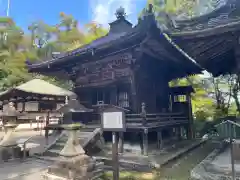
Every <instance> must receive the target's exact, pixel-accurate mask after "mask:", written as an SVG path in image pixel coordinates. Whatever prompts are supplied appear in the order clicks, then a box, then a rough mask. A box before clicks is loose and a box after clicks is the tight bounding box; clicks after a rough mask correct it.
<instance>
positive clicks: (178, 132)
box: [175, 127, 181, 140]
mask: <svg viewBox="0 0 240 180" xmlns="http://www.w3.org/2000/svg"><path fill="white" fill-rule="evenodd" d="M175 130H176V137H177V140H181V127H176V128H175Z"/></svg>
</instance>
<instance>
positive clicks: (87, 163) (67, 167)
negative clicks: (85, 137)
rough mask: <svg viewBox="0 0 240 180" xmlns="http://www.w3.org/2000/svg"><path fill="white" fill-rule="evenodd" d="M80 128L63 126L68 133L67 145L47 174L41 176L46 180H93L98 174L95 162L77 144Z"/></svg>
mask: <svg viewBox="0 0 240 180" xmlns="http://www.w3.org/2000/svg"><path fill="white" fill-rule="evenodd" d="M79 128H80V126H71V125H67V126H64V129H65V130H68V131H69V136H68V140H67V143H66V144H65V146H64V148H63V150H62V151H61V152H60V156H59V159H58V161H57V162H55V163H54V165H52V166H51V167H49V168H48V171H47V173H45V174H44V175H43V179H46V180H67V179H68V180H70V179H71V180H90V179H94V177H95V176H97V175H98V173H95V172H96V171H95V172H94V170H95V169H96V162H95V161H94V160H93V159H92V158H91V157H89V156H87V155H86V154H85V151H84V150H83V148H82V147H81V145H80V144H79V140H78V138H77V136H76V132H77V130H78V129H79Z"/></svg>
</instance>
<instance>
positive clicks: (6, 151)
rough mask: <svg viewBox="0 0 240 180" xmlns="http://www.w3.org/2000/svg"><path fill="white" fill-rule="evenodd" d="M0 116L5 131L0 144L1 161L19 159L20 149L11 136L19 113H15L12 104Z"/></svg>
mask: <svg viewBox="0 0 240 180" xmlns="http://www.w3.org/2000/svg"><path fill="white" fill-rule="evenodd" d="M0 115H1V116H2V119H3V122H4V123H3V126H4V130H5V135H4V137H3V139H2V141H1V142H0V153H1V160H5V161H6V160H8V159H14V158H19V157H20V155H21V148H20V147H18V144H17V142H16V140H14V138H13V137H12V135H13V132H14V130H15V128H16V127H17V126H18V124H17V118H18V117H19V116H20V115H21V113H19V112H18V111H16V109H15V107H14V104H13V103H9V104H8V106H7V107H6V109H4V110H3V112H1V114H0Z"/></svg>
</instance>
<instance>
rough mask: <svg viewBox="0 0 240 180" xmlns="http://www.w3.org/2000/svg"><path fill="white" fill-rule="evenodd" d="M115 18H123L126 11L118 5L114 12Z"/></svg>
mask: <svg viewBox="0 0 240 180" xmlns="http://www.w3.org/2000/svg"><path fill="white" fill-rule="evenodd" d="M115 15H116V17H117V19H125V17H126V12H125V9H124V8H123V7H122V6H120V7H119V8H118V9H117V10H116V13H115Z"/></svg>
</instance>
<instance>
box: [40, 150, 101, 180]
mask: <svg viewBox="0 0 240 180" xmlns="http://www.w3.org/2000/svg"><path fill="white" fill-rule="evenodd" d="M59 158H60V159H59V161H57V162H56V163H55V164H54V165H52V166H50V167H49V168H48V171H47V173H45V174H43V179H45V180H67V179H68V180H69V179H71V180H92V179H95V178H97V177H98V176H99V174H101V171H102V172H103V169H102V168H101V165H103V164H97V162H96V161H94V160H93V159H92V158H90V157H89V156H87V155H85V154H84V155H80V156H78V157H72V158H65V157H59ZM99 165H100V167H99Z"/></svg>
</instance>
